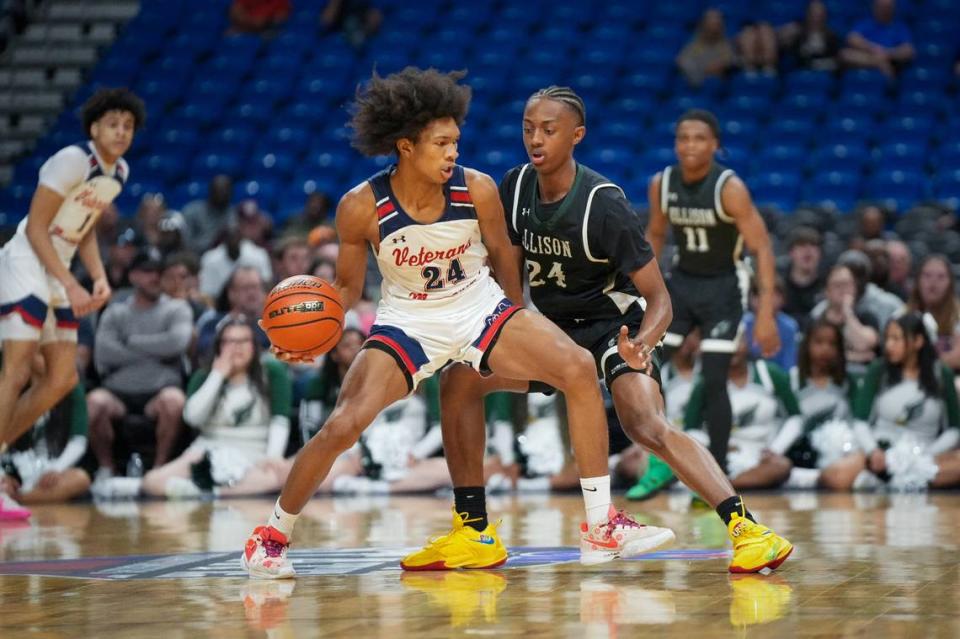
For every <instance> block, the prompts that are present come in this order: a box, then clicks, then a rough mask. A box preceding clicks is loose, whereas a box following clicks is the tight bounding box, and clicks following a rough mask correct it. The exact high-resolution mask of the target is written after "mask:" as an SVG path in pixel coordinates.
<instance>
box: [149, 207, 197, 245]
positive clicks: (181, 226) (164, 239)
mask: <svg viewBox="0 0 960 639" xmlns="http://www.w3.org/2000/svg"><path fill="white" fill-rule="evenodd" d="M186 230H187V221H186V219H185V218H184V217H183V213H181V212H180V211H167V213H166V215H164V216H163V218H161V220H160V221H159V222H158V223H157V244H156V246H157V249H158V250H159V251H160V254H161V255H170V254H171V253H180V252H185V251H188V252H191V253H192V251H190V249H189V247H188V246H187V241H186V240H185V239H184V233H186Z"/></svg>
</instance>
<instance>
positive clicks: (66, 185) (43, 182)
mask: <svg viewBox="0 0 960 639" xmlns="http://www.w3.org/2000/svg"><path fill="white" fill-rule="evenodd" d="M89 168H90V165H89V164H88V163H87V154H86V153H84V151H83V149H81V148H79V147H76V146H68V147H66V148H63V149H60V150H59V151H57V152H56V153H55V154H54V155H53V156H51V157H50V159H49V160H47V161H46V162H44V163H43V166H41V167H40V180H39V184H40V186H45V187H47V188H48V189H50V190H52V191H56V192H57V193H59V194H60V195H62V196H64V197H66V195H67V193H69V192H70V191H71V190H73V188H74V187H75V186H77V185H78V184H80V183H81V182H83V180H84V178H86V177H87V171H88V170H89Z"/></svg>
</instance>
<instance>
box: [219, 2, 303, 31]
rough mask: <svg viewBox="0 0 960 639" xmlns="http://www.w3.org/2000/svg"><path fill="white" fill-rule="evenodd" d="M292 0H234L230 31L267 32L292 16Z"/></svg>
mask: <svg viewBox="0 0 960 639" xmlns="http://www.w3.org/2000/svg"><path fill="white" fill-rule="evenodd" d="M291 8H292V3H291V0H233V2H232V3H231V5H230V29H229V31H228V33H266V32H270V31H273V30H274V29H276V28H277V27H279V26H280V25H282V24H283V23H284V22H286V21H287V19H288V18H289V17H290V9H291Z"/></svg>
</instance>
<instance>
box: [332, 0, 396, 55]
mask: <svg viewBox="0 0 960 639" xmlns="http://www.w3.org/2000/svg"><path fill="white" fill-rule="evenodd" d="M382 22H383V14H382V13H380V10H379V9H377V8H376V7H373V6H371V3H370V2H368V1H367V0H328V2H327V5H326V6H325V7H324V8H323V12H322V13H321V14H320V25H321V27H322V28H323V30H324V31H326V32H328V33H329V32H331V31H343V35H344V37H345V38H346V39H347V42H349V43H350V45H351V46H352V47H353V48H354V49H360V48H362V47H363V45H364V44H365V43H366V41H367V40H368V39H369V38H370V36H372V35H373V34H375V33H376V32H377V31H378V30H379V29H380V24H381V23H382Z"/></svg>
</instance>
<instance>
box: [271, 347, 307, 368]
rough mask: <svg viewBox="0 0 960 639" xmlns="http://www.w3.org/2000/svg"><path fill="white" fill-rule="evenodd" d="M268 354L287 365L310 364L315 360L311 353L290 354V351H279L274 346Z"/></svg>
mask: <svg viewBox="0 0 960 639" xmlns="http://www.w3.org/2000/svg"><path fill="white" fill-rule="evenodd" d="M270 352H271V353H273V355H274V357H276V358H277V359H279V360H280V361H281V362H285V363H287V364H312V363H313V361H314V360H315V359H317V356H316V355H313V354H311V353H291V352H290V351H285V350H282V349H279V348H277V347H276V346H271V347H270Z"/></svg>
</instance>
